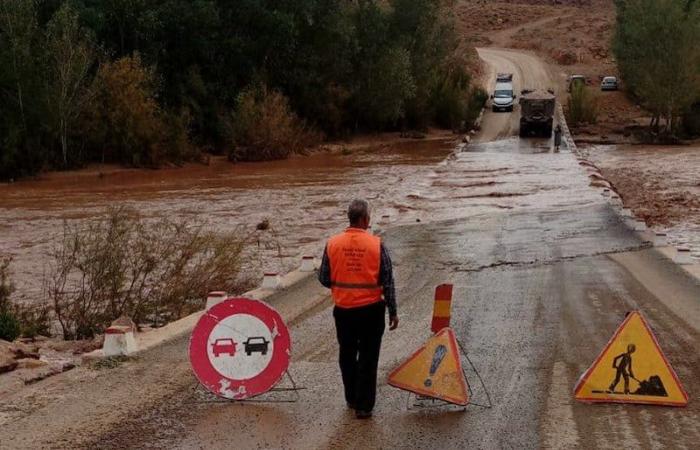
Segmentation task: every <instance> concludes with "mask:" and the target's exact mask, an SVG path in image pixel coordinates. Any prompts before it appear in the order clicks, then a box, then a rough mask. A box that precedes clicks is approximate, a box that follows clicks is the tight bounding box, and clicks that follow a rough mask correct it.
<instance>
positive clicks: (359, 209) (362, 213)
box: [348, 198, 369, 225]
mask: <svg viewBox="0 0 700 450" xmlns="http://www.w3.org/2000/svg"><path fill="white" fill-rule="evenodd" d="M365 217H369V203H367V200H362V199H359V198H358V199H355V200H353V201H352V202H350V206H348V220H349V221H350V225H357V224H359V223H360V221H361V220H362V219H363V218H365Z"/></svg>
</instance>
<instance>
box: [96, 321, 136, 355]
mask: <svg viewBox="0 0 700 450" xmlns="http://www.w3.org/2000/svg"><path fill="white" fill-rule="evenodd" d="M136 350H137V346H136V339H135V338H134V332H133V330H132V329H131V328H130V327H128V326H111V327H109V328H107V330H105V341H104V344H102V352H103V354H104V356H107V357H109V356H128V355H131V354H132V353H135V352H136Z"/></svg>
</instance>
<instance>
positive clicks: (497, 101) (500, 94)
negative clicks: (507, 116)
mask: <svg viewBox="0 0 700 450" xmlns="http://www.w3.org/2000/svg"><path fill="white" fill-rule="evenodd" d="M515 98H516V96H515V94H514V93H513V82H512V81H504V82H497V83H496V88H495V89H494V90H493V94H491V109H492V110H493V112H496V111H513V107H514V105H515Z"/></svg>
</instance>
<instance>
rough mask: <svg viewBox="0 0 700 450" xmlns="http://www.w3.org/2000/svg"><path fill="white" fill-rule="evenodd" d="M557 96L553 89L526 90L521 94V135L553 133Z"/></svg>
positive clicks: (546, 135) (549, 134) (547, 134)
mask: <svg viewBox="0 0 700 450" xmlns="http://www.w3.org/2000/svg"><path fill="white" fill-rule="evenodd" d="M555 102H556V97H555V96H554V92H553V91H552V90H546V91H545V90H539V89H536V90H524V91H522V95H521V96H520V137H526V136H532V135H535V136H542V137H550V136H551V135H552V122H553V118H554V106H555Z"/></svg>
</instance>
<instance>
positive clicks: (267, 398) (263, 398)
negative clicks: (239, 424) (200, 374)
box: [195, 370, 306, 403]
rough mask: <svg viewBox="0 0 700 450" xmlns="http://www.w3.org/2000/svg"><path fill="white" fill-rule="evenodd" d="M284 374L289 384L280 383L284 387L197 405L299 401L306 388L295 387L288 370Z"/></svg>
mask: <svg viewBox="0 0 700 450" xmlns="http://www.w3.org/2000/svg"><path fill="white" fill-rule="evenodd" d="M284 374H285V379H288V380H289V383H284V382H282V383H280V384H284V386H278V387H274V388H272V389H270V390H269V391H267V392H265V393H264V394H260V395H258V396H255V397H252V398H246V399H241V400H236V399H229V398H220V397H214V398H208V399H206V400H201V401H199V402H198V403H296V402H298V401H299V400H301V395H299V391H301V390H304V389H306V388H305V387H300V386H297V383H296V381H294V378H293V377H292V374H291V373H290V372H289V370H285V372H284ZM198 388H199V385H198V386H195V389H198ZM278 393H293V396H290V395H286V396H279V395H276V394H278ZM208 397H210V396H208ZM280 397H281V398H280ZM290 397H291V398H290Z"/></svg>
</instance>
